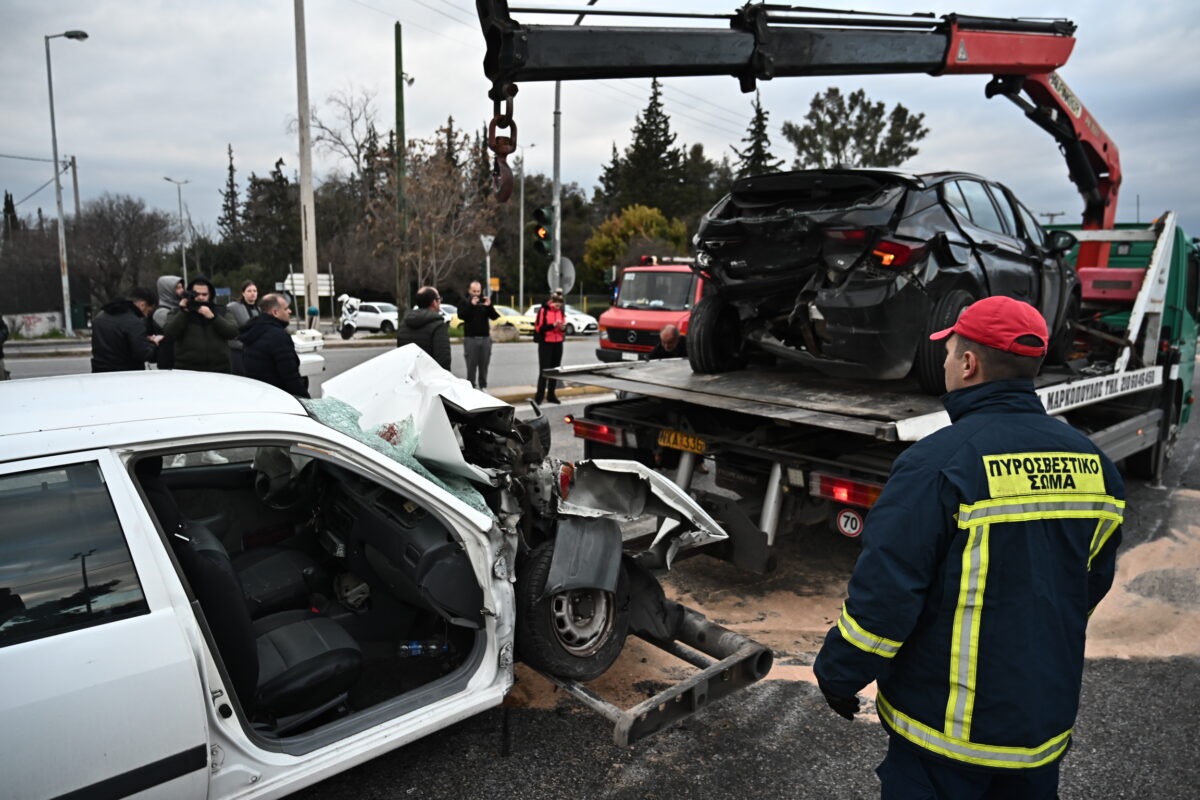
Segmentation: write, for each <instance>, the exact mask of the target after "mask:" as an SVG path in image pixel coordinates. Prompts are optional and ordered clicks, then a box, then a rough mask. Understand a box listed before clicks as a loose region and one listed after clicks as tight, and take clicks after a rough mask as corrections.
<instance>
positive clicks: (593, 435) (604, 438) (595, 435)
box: [571, 418, 624, 445]
mask: <svg viewBox="0 0 1200 800" xmlns="http://www.w3.org/2000/svg"><path fill="white" fill-rule="evenodd" d="M571 426H572V427H573V428H574V429H575V436H576V437H577V438H579V439H590V440H592V441H593V442H600V443H601V444H615V445H620V444H622V442H621V438H622V437H621V434H622V433H624V431H622V430H621V429H620V428H617V427H614V426H612V425H604V424H602V423H600V422H592V421H591V420H586V419H578V418H572V419H571Z"/></svg>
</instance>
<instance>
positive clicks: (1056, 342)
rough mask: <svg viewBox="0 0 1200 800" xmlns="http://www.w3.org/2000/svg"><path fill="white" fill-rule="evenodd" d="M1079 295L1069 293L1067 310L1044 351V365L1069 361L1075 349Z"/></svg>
mask: <svg viewBox="0 0 1200 800" xmlns="http://www.w3.org/2000/svg"><path fill="white" fill-rule="evenodd" d="M1080 305H1081V304H1080V300H1079V295H1077V294H1075V293H1074V292H1072V293H1071V299H1070V300H1068V301H1067V309H1066V311H1065V312H1064V313H1063V318H1062V324H1061V325H1059V326H1058V330H1056V331H1055V332H1054V335H1053V336H1051V337H1050V346H1049V347H1048V348H1047V349H1046V363H1048V364H1065V363H1067V362H1068V361H1070V360H1071V353H1072V351H1073V350H1074V349H1075V322H1076V320H1078V319H1079V309H1080Z"/></svg>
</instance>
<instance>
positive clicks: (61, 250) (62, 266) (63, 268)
mask: <svg viewBox="0 0 1200 800" xmlns="http://www.w3.org/2000/svg"><path fill="white" fill-rule="evenodd" d="M59 37H65V38H67V39H75V40H76V41H80V42H82V41H83V40H84V39H86V38H88V35H87V34H86V33H84V32H83V31H65V32H63V33H56V34H54V35H53V36H46V37H45V39H46V87H47V88H48V89H49V90H50V148H51V150H52V152H53V155H54V200H55V202H56V203H57V204H58V271H59V273H60V274H61V275H62V296H63V330H64V331H65V332H66V334H67V336H74V335H75V326H74V325H72V324H71V282H70V280H69V273H68V271H67V231H66V227H67V224H66V220H65V219H64V218H63V204H62V181H60V180H59V178H58V176H59V172H60V171H61V170H62V165H61V164H59V163H58V130H57V128H56V127H55V123H54V77H53V74H52V72H51V70H50V40H51V39H58V38H59Z"/></svg>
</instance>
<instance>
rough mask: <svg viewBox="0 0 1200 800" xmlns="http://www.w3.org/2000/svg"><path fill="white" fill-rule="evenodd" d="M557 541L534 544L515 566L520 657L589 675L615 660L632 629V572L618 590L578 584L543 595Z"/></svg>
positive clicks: (558, 671)
mask: <svg viewBox="0 0 1200 800" xmlns="http://www.w3.org/2000/svg"><path fill="white" fill-rule="evenodd" d="M553 558H554V542H553V541H550V542H543V543H542V544H540V545H538V546H537V547H535V548H534V549H533V550H532V552H530V553H529V555H528V556H527V557H526V558H525V559H524V561H523V562H522V564H521V565H520V566H518V568H517V585H516V594H517V631H516V644H517V658H519V659H520V660H521V661H524V662H525V663H526V664H528V665H529V666H531V667H534V668H535V669H539V670H542V671H543V672H549V673H551V674H552V675H556V676H558V677H560V678H567V679H570V680H577V681H590V680H594V679H595V678H598V677H600V675H602V674H603V673H604V671H605V670H607V669H608V668H609V667H610V666H612V663H613V662H614V661H616V660H617V656H618V655H619V654H620V653H621V648H622V647H624V646H625V636H626V634H627V633H628V632H629V578H628V576H627V575H626V574H625V566H624V565H623V564H622V565H621V573H620V577H619V578H618V580H617V591H616V592H605V591H601V590H599V589H575V590H571V591H568V592H560V593H558V594H552V595H550V596H549V597H544V598H543V597H541V595H542V590H543V589H544V588H545V586H546V578H547V577H548V576H549V575H550V562H551V561H552V560H553Z"/></svg>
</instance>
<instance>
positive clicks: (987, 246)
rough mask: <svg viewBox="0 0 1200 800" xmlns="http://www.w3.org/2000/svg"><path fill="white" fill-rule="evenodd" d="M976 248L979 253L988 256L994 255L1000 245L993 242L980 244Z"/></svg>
mask: <svg viewBox="0 0 1200 800" xmlns="http://www.w3.org/2000/svg"><path fill="white" fill-rule="evenodd" d="M976 247H978V248H979V252H981V253H988V254H991V253H995V252H996V251H997V250H999V249H1000V245H998V244H996V243H995V242H980V243H979V244H978V245H976Z"/></svg>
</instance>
